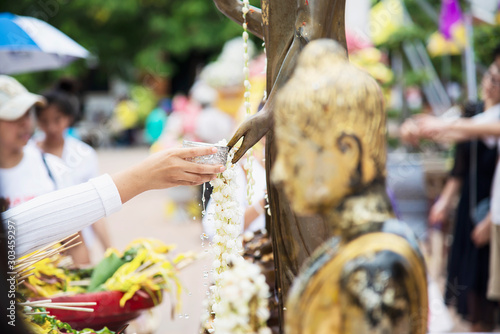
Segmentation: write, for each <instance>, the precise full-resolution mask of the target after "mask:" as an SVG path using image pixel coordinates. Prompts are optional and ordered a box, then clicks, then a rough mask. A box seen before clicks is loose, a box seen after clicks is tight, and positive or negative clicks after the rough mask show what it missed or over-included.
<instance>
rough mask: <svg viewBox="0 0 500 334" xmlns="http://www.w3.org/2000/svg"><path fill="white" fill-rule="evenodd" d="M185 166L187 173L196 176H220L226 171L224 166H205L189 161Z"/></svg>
mask: <svg viewBox="0 0 500 334" xmlns="http://www.w3.org/2000/svg"><path fill="white" fill-rule="evenodd" d="M183 165H184V170H185V171H186V172H188V173H194V174H219V173H222V172H223V171H225V170H226V168H225V167H224V166H222V165H204V164H197V163H194V162H189V161H185V162H184V163H183Z"/></svg>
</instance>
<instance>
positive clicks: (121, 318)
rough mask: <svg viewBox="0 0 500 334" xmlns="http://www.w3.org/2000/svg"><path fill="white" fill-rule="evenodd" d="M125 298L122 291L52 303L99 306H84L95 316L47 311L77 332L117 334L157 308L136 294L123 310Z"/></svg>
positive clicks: (147, 297)
mask: <svg viewBox="0 0 500 334" xmlns="http://www.w3.org/2000/svg"><path fill="white" fill-rule="evenodd" d="M122 297H123V292H120V291H103V292H93V293H81V294H77V295H73V296H62V297H51V298H50V299H51V300H52V301H53V302H66V303H69V302H96V303H97V305H96V306H85V307H88V308H93V309H94V312H81V311H68V310H57V309H48V311H50V315H53V316H55V317H56V318H57V319H58V320H61V321H62V322H67V323H68V324H70V325H71V327H72V328H73V329H76V330H82V329H84V328H92V329H94V330H100V329H102V328H103V327H105V326H106V327H108V328H109V329H110V330H112V331H116V330H117V329H118V328H120V326H122V325H124V324H126V323H127V322H128V321H130V320H133V319H135V318H137V317H138V316H139V315H140V314H141V311H143V310H145V309H148V308H152V307H154V306H156V305H155V304H154V300H153V298H151V296H150V295H149V294H148V293H146V292H144V291H142V290H139V291H137V292H136V293H135V295H134V296H133V297H132V298H131V299H129V300H128V301H127V302H126V303H125V305H124V307H120V299H121V298H122ZM157 298H158V296H157ZM43 299H47V298H43ZM159 300H160V302H161V295H160V296H159Z"/></svg>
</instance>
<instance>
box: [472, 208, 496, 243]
mask: <svg viewBox="0 0 500 334" xmlns="http://www.w3.org/2000/svg"><path fill="white" fill-rule="evenodd" d="M491 225H492V220H491V212H489V213H488V215H487V216H486V217H485V218H484V219H483V220H482V221H481V222H479V224H477V225H476V227H474V229H473V230H472V233H471V239H472V242H473V243H474V245H476V247H478V248H479V247H482V246H485V245H487V244H488V243H489V242H490V235H491Z"/></svg>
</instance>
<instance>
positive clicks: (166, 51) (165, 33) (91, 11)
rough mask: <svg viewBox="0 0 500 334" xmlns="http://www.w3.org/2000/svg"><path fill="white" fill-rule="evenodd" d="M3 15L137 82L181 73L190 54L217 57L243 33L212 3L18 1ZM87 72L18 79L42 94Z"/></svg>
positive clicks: (78, 68) (1, 5)
mask: <svg viewBox="0 0 500 334" xmlns="http://www.w3.org/2000/svg"><path fill="white" fill-rule="evenodd" d="M0 12H11V13H14V14H18V15H25V16H34V17H37V18H39V19H42V20H44V21H47V22H48V23H49V24H51V25H53V26H55V27H56V28H58V29H60V30H61V31H63V32H64V33H66V34H67V35H69V36H70V37H72V38H73V39H74V40H76V41H77V42H78V43H80V44H81V45H82V46H84V47H85V48H87V49H88V50H89V51H90V52H91V53H92V54H93V55H95V56H96V59H97V60H98V63H99V68H100V70H101V71H104V73H106V74H107V75H118V76H121V77H123V78H125V79H127V80H132V81H133V80H134V79H136V78H137V75H138V74H140V73H152V74H155V75H160V76H163V77H169V76H172V75H174V74H176V73H179V72H180V71H182V70H183V69H181V68H179V64H180V63H181V62H182V60H183V59H185V58H186V57H188V56H189V54H190V53H193V52H198V53H202V54H204V55H210V54H217V53H218V52H219V51H220V50H221V48H222V45H223V44H224V42H226V41H227V40H229V39H231V38H233V37H235V36H238V35H240V34H241V32H242V29H241V27H239V26H238V25H237V24H235V23H233V22H232V21H230V20H229V19H227V18H226V17H225V16H224V15H223V14H221V13H220V12H219V11H218V10H217V8H216V7H215V5H214V3H213V1H211V0H168V1H165V0H106V1H102V0H71V1H69V0H38V1H30V0H17V1H2V2H0ZM86 68H87V65H86V63H85V62H84V61H81V62H77V63H75V64H73V65H71V66H70V67H69V68H67V69H65V70H64V71H51V72H42V73H38V74H29V75H22V76H19V78H20V79H21V80H22V81H23V82H25V83H27V84H28V86H30V88H34V89H37V88H40V87H41V86H43V85H47V84H48V83H49V82H50V81H51V80H52V79H54V78H55V77H57V76H60V75H61V74H73V75H81V74H82V73H84V72H85V71H86Z"/></svg>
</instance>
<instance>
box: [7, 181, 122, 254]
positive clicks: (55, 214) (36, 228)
mask: <svg viewBox="0 0 500 334" xmlns="http://www.w3.org/2000/svg"><path fill="white" fill-rule="evenodd" d="M121 206H122V201H121V198H120V194H119V192H118V189H117V188H116V185H115V184H114V182H113V180H112V179H111V177H110V176H109V175H108V174H104V175H102V176H99V177H97V178H94V179H91V180H89V181H88V182H86V183H83V184H80V185H76V186H73V187H69V188H65V189H61V190H58V191H54V192H51V193H48V194H45V195H41V196H39V197H36V198H34V199H32V200H30V201H28V202H26V203H23V204H21V205H18V206H17V207H15V208H12V209H10V210H8V211H6V212H4V213H3V216H2V218H3V222H4V225H5V226H6V229H8V226H15V237H16V238H15V247H16V257H21V256H24V255H26V254H29V253H31V252H33V251H35V250H37V249H39V248H42V247H43V246H46V245H48V244H50V243H52V242H55V241H57V240H60V239H62V238H65V237H67V236H69V235H71V234H73V233H76V232H78V231H80V230H82V229H83V228H84V227H86V226H89V225H91V224H92V223H94V222H96V221H97V220H99V219H101V218H104V217H105V216H108V215H110V214H112V213H114V212H117V211H119V210H120V209H121ZM11 228H12V227H11Z"/></svg>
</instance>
